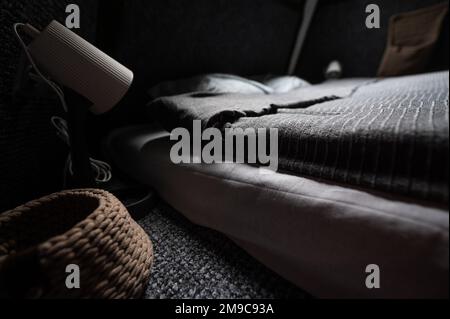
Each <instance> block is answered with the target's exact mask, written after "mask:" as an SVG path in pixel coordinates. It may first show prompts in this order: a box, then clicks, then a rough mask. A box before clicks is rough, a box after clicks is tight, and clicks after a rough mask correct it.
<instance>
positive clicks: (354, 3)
mask: <svg viewBox="0 0 450 319" xmlns="http://www.w3.org/2000/svg"><path fill="white" fill-rule="evenodd" d="M444 1H445V0H321V1H320V3H319V6H318V11H317V14H316V15H315V17H314V20H313V23H312V26H311V30H310V33H309V34H308V38H307V40H306V43H305V47H304V51H303V53H302V56H301V58H300V61H299V64H298V69H297V74H299V75H300V76H302V77H305V78H307V79H308V80H310V81H314V82H320V81H322V80H323V73H324V70H325V68H326V67H327V66H328V64H329V63H330V62H331V61H332V60H335V59H337V60H339V61H341V63H342V64H343V67H344V76H346V77H373V76H375V75H376V73H377V69H378V66H379V64H380V62H381V59H382V56H383V53H384V49H385V47H386V42H387V33H388V28H389V18H390V17H391V16H392V15H395V14H398V13H401V12H407V11H412V10H416V9H420V8H424V7H427V6H430V5H433V4H436V3H441V2H444ZM370 3H375V4H378V5H379V7H380V10H381V28H380V29H370V30H369V29H367V28H366V27H365V21H366V17H367V15H368V14H366V12H365V9H366V6H367V5H368V4H370ZM448 43H449V40H448V20H447V21H446V26H445V27H444V28H443V34H442V37H441V40H440V41H439V45H438V48H436V50H435V52H436V53H435V57H434V59H432V60H433V62H432V65H430V70H441V69H448Z"/></svg>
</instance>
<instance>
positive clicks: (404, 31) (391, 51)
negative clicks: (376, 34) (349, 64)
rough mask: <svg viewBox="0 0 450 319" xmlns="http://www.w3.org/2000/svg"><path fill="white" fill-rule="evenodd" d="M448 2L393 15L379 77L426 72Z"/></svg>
mask: <svg viewBox="0 0 450 319" xmlns="http://www.w3.org/2000/svg"><path fill="white" fill-rule="evenodd" d="M447 12H448V2H444V3H441V4H438V5H435V6H432V7H428V8H425V9H420V10H416V11H412V12H407V13H401V14H399V15H395V16H393V17H391V20H390V25H389V35H388V44H387V48H386V51H385V53H384V57H383V60H382V62H381V65H380V68H379V70H378V76H381V77H387V76H398V75H409V74H414V73H420V72H424V71H425V68H426V66H427V64H428V62H429V60H430V57H431V54H432V52H433V49H434V47H435V44H436V42H437V41H438V39H439V35H440V32H441V28H442V23H443V21H444V18H445V16H446V15H447Z"/></svg>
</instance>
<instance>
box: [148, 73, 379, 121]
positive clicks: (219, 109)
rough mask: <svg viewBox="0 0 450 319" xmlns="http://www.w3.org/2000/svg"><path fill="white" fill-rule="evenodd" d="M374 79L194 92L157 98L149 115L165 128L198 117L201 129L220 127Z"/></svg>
mask: <svg viewBox="0 0 450 319" xmlns="http://www.w3.org/2000/svg"><path fill="white" fill-rule="evenodd" d="M371 82H373V80H367V79H352V80H341V81H330V82H326V83H324V84H321V85H315V86H302V87H300V88H299V89H295V90H292V91H290V92H287V93H284V94H270V95H267V94H261V93H260V94H243V93H214V92H194V93H189V94H184V95H177V96H170V97H162V98H159V99H157V100H155V101H153V102H151V103H150V105H149V108H148V110H149V112H150V114H151V116H152V117H156V118H158V119H159V120H160V121H161V122H162V123H163V124H164V125H165V127H166V128H167V129H169V130H172V129H173V128H176V127H186V128H188V129H190V128H192V121H194V120H201V121H202V125H203V127H204V128H207V127H217V128H222V127H224V126H225V125H226V124H229V123H234V122H235V121H236V120H238V119H239V118H242V117H256V116H262V115H266V114H272V113H276V112H277V110H278V109H279V108H306V107H308V106H311V105H314V104H317V103H321V102H324V101H330V100H335V99H338V98H344V97H348V96H350V95H351V94H352V93H353V92H354V91H356V89H357V88H358V87H360V86H364V85H366V84H367V83H371Z"/></svg>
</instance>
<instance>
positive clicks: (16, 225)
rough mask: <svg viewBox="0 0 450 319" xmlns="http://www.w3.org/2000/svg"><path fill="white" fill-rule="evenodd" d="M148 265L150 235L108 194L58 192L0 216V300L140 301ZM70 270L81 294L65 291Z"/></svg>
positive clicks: (74, 291) (149, 263) (149, 259)
mask: <svg viewBox="0 0 450 319" xmlns="http://www.w3.org/2000/svg"><path fill="white" fill-rule="evenodd" d="M152 262H153V248H152V243H151V241H150V239H149V238H148V236H147V234H146V233H145V232H144V231H143V230H142V229H141V228H140V227H139V225H137V224H136V222H134V220H133V219H132V218H131V216H130V215H129V214H128V212H127V210H126V208H125V207H124V206H123V205H122V204H121V203H120V202H119V200H118V199H116V198H115V197H114V196H113V195H111V194H110V193H108V192H105V191H101V190H92V189H88V190H74V191H66V192H62V193H57V194H53V195H50V196H48V197H44V198H42V199H39V200H36V201H33V202H30V203H28V204H26V205H24V206H21V207H18V208H16V209H14V210H12V211H8V212H6V213H4V214H2V215H0V297H8V298H101V299H105V298H107V299H110V298H115V299H117V298H139V297H141V296H142V293H143V291H144V289H145V286H146V284H147V282H148V277H149V274H150V268H151V265H152ZM69 265H76V266H78V267H79V272H80V287H79V288H75V289H74V288H73V287H70V288H71V289H69V288H68V287H67V285H66V280H67V278H68V277H69V276H70V274H71V273H70V272H66V271H67V270H68V269H67V267H68V266H69Z"/></svg>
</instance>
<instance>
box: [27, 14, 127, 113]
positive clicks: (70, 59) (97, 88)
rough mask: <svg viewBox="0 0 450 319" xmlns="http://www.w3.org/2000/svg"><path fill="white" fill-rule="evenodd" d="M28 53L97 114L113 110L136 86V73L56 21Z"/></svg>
mask: <svg viewBox="0 0 450 319" xmlns="http://www.w3.org/2000/svg"><path fill="white" fill-rule="evenodd" d="M28 49H29V51H30V53H31V55H32V57H33V59H34V60H35V62H36V63H37V64H38V66H39V67H40V68H41V69H42V70H43V71H44V72H46V73H47V74H48V75H49V76H50V77H51V78H52V80H54V81H56V82H58V83H60V84H62V85H64V86H66V87H68V88H70V89H72V90H74V91H76V92H77V93H79V94H80V95H82V96H84V97H85V98H86V99H88V100H89V101H91V102H92V104H93V105H92V108H91V111H92V112H93V113H95V114H102V113H105V112H108V111H109V110H111V109H112V108H113V107H114V106H115V105H116V104H117V103H118V102H119V101H120V100H121V99H122V98H123V96H124V95H125V93H126V92H127V91H128V89H129V87H130V86H131V83H132V82H133V72H131V71H130V70H129V69H127V68H126V67H124V66H123V65H122V64H120V63H118V62H117V61H115V60H114V59H112V58H111V57H109V56H108V55H106V54H105V53H103V52H102V51H100V50H99V49H97V48H96V47H94V46H93V45H91V44H90V43H89V42H87V41H86V40H84V39H82V38H81V37H79V36H78V35H76V34H75V33H73V32H72V31H70V30H69V29H67V28H66V27H64V26H63V25H61V24H60V23H58V22H57V21H53V22H52V23H50V25H49V26H48V27H47V28H46V29H45V30H44V31H43V32H41V33H40V34H39V35H38V36H37V37H36V38H35V39H34V40H33V42H32V43H31V44H30V45H29V46H28Z"/></svg>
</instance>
